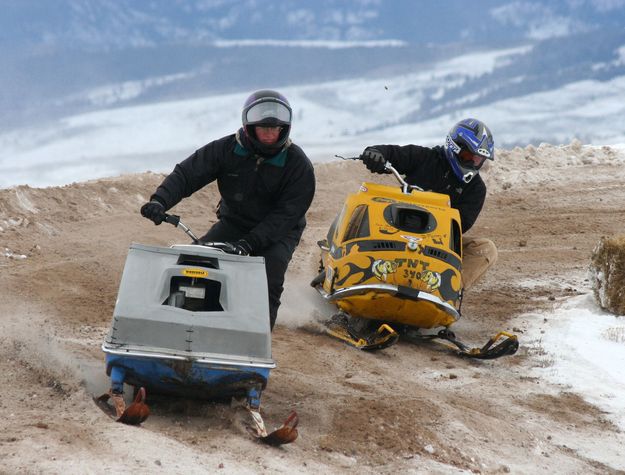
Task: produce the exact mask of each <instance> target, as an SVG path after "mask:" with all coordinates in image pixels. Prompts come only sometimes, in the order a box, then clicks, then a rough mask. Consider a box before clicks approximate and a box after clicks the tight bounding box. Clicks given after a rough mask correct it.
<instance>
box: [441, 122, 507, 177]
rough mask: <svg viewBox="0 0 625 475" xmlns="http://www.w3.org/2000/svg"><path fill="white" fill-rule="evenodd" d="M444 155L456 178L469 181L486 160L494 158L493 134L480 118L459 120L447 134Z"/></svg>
mask: <svg viewBox="0 0 625 475" xmlns="http://www.w3.org/2000/svg"><path fill="white" fill-rule="evenodd" d="M445 156H446V157H447V160H448V161H449V164H450V165H451V169H452V170H453V171H454V174H455V175H456V177H457V178H458V180H460V181H463V182H465V183H469V182H470V181H471V180H472V179H473V178H474V177H475V176H476V175H477V174H478V173H479V172H480V168H482V165H483V164H484V162H485V161H486V160H494V159H495V142H494V141H493V134H491V132H490V129H489V128H488V127H486V124H484V122H482V121H481V120H477V119H464V120H461V121H460V122H458V123H457V124H456V125H454V126H453V127H452V128H451V130H450V131H449V134H448V135H447V139H446V140H445Z"/></svg>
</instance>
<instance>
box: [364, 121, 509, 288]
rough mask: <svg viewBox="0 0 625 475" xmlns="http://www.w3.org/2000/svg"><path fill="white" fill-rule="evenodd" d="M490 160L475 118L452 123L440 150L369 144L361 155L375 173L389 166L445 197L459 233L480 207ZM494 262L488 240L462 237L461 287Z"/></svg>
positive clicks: (484, 132)
mask: <svg viewBox="0 0 625 475" xmlns="http://www.w3.org/2000/svg"><path fill="white" fill-rule="evenodd" d="M494 158H495V143H494V141H493V136H492V134H491V132H490V129H489V128H488V127H486V125H485V124H484V123H483V122H482V121H480V120H477V119H464V120H461V121H460V122H458V123H457V124H455V125H454V126H453V127H452V128H451V130H450V131H449V134H448V135H447V138H446V140H445V145H443V146H440V145H439V146H435V147H423V146H420V145H403V146H400V145H373V146H370V147H367V148H365V150H364V151H363V153H362V154H361V155H360V159H361V160H362V161H363V162H364V164H365V165H366V167H367V168H368V169H369V170H370V171H372V172H374V173H385V171H386V163H387V162H389V163H390V164H392V165H393V167H395V169H396V170H397V171H398V172H399V173H401V174H403V175H405V177H406V181H407V182H408V183H410V184H412V185H417V186H420V187H421V188H423V189H424V190H430V191H434V192H437V193H444V194H446V195H449V198H450V202H451V206H452V207H454V208H456V209H457V210H458V211H459V212H460V221H461V225H462V231H463V233H465V232H467V231H468V230H469V229H470V228H471V227H472V226H473V224H474V223H475V221H476V219H477V217H478V216H479V214H480V212H481V210H482V207H483V206H484V201H485V199H486V184H485V183H484V180H482V177H481V176H480V174H479V173H480V169H481V168H482V166H483V165H484V163H485V162H486V160H494ZM496 260H497V248H496V247H495V244H494V243H493V242H492V241H491V240H489V239H484V238H474V237H469V236H465V235H463V239H462V280H463V286H464V288H465V289H468V288H469V287H471V286H472V285H473V284H474V283H475V282H476V281H477V280H478V279H479V278H480V277H481V276H482V275H483V274H484V272H486V270H487V269H488V268H489V267H490V266H492V265H493V264H494V263H495V261H496Z"/></svg>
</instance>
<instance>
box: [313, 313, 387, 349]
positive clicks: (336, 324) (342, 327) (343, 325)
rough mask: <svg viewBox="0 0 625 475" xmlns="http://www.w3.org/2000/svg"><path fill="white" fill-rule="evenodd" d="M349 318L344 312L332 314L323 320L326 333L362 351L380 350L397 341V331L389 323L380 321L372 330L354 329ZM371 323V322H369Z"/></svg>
mask: <svg viewBox="0 0 625 475" xmlns="http://www.w3.org/2000/svg"><path fill="white" fill-rule="evenodd" d="M350 323H351V322H350V318H349V317H348V316H347V315H345V314H344V313H338V314H336V315H334V316H333V317H332V318H331V319H330V320H328V321H327V322H325V325H326V331H327V333H328V334H330V335H332V336H334V337H335V338H338V339H340V340H343V341H344V342H345V343H347V344H348V345H351V346H353V347H354V348H358V349H359V350H364V351H373V350H381V349H384V348H388V347H389V346H392V345H394V344H395V343H397V340H398V338H399V335H398V333H397V332H396V331H395V330H393V328H392V327H391V326H390V325H387V324H386V323H382V324H381V325H379V326H378V327H377V329H375V327H371V326H369V328H372V331H370V332H368V331H366V330H361V329H356V328H354V326H353V325H351V324H350ZM371 323H373V322H371Z"/></svg>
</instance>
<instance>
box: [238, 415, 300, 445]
mask: <svg viewBox="0 0 625 475" xmlns="http://www.w3.org/2000/svg"><path fill="white" fill-rule="evenodd" d="M247 410H248V411H249V413H250V415H251V416H252V420H253V422H254V426H253V427H248V431H249V432H250V434H252V435H253V436H254V437H256V438H257V439H258V440H259V441H261V442H263V443H264V444H267V445H271V446H273V447H279V446H280V445H284V444H290V443H291V442H294V441H295V439H297V436H298V432H297V424H298V423H299V417H298V415H297V412H295V411H292V412H291V414H289V417H287V418H286V420H285V421H284V423H283V424H282V425H281V426H280V427H278V428H277V429H276V430H274V431H273V432H271V433H269V434H268V433H267V430H266V429H265V423H264V421H263V418H262V416H261V415H260V412H259V411H258V410H257V409H251V408H249V407H248V408H247Z"/></svg>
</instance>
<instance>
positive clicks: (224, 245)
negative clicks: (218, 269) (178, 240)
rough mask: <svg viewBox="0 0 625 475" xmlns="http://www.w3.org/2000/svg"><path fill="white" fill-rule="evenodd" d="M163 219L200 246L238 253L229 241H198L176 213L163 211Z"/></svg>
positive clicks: (227, 252) (228, 252)
mask: <svg viewBox="0 0 625 475" xmlns="http://www.w3.org/2000/svg"><path fill="white" fill-rule="evenodd" d="M164 221H165V222H166V223H169V224H171V225H173V226H175V227H177V228H180V229H182V230H183V231H184V232H185V233H187V235H188V236H189V237H190V238H191V239H193V244H198V245H200V246H206V247H213V248H215V249H219V250H220V251H223V252H225V253H226V254H238V253H237V252H236V250H235V247H234V245H233V244H231V243H229V242H205V241H200V239H199V238H198V237H197V236H196V235H195V234H193V231H191V229H189V228H188V227H187V226H186V225H185V224H184V223H183V222H182V221H180V216H178V215H175V214H167V213H165V219H164Z"/></svg>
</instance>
